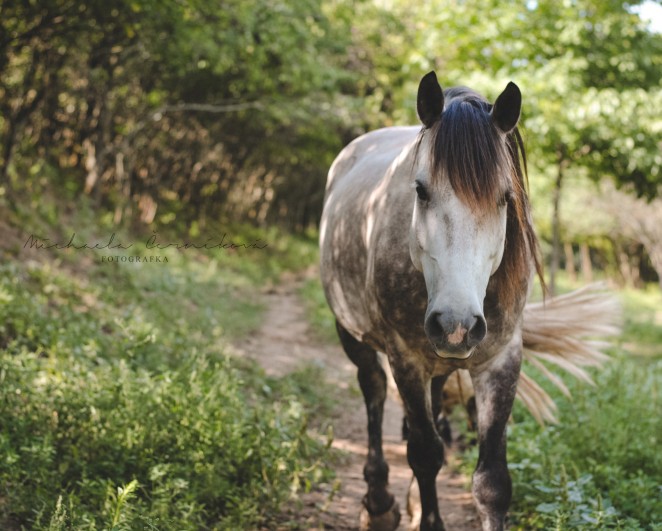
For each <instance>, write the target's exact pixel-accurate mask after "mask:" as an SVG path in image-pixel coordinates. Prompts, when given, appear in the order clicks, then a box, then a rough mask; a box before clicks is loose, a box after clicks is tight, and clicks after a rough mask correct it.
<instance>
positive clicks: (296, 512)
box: [235, 278, 480, 531]
mask: <svg viewBox="0 0 662 531" xmlns="http://www.w3.org/2000/svg"><path fill="white" fill-rule="evenodd" d="M299 285H300V284H299V283H298V281H297V280H295V279H293V278H291V279H286V280H285V281H284V282H283V284H282V285H280V286H279V287H277V288H276V289H274V290H272V291H270V292H269V293H267V294H266V295H265V296H264V302H265V305H266V311H265V313H264V321H263V323H262V325H261V327H260V329H259V330H258V331H257V333H255V334H253V335H252V336H251V337H250V338H247V339H246V340H243V341H241V342H239V343H238V344H237V345H235V350H236V351H237V353H238V354H239V355H242V356H245V357H247V358H250V359H253V360H255V361H257V362H258V363H259V364H260V365H261V366H262V367H263V368H264V369H265V371H266V372H267V374H269V375H272V376H283V375H285V374H287V373H289V372H293V371H295V370H296V369H297V368H300V367H301V366H303V365H305V364H314V365H318V366H320V367H321V368H322V369H323V372H324V374H325V376H326V379H327V381H329V382H330V383H332V384H333V385H335V386H336V387H337V389H338V395H337V398H338V400H339V402H340V403H341V404H342V407H341V408H338V409H339V417H337V418H335V419H332V423H333V429H334V442H333V447H334V448H337V449H339V450H342V451H343V452H345V455H346V456H347V457H346V459H344V460H343V462H342V463H341V464H340V465H339V466H337V467H336V478H337V480H338V481H339V487H337V486H332V485H321V486H319V487H317V488H316V489H315V490H314V491H313V492H311V493H309V494H305V495H303V496H302V504H297V505H296V507H294V506H292V507H290V508H288V509H286V515H284V517H285V518H286V519H288V520H290V521H294V522H296V523H297V525H298V526H299V527H300V528H302V529H309V530H322V529H334V530H341V531H345V530H347V531H348V530H355V529H358V515H359V511H360V509H361V499H362V498H363V495H364V494H365V490H366V486H365V482H364V480H363V465H364V462H365V457H366V454H367V448H366V443H367V429H366V414H365V408H364V405H363V399H362V397H361V396H360V393H357V392H352V390H350V387H352V388H358V385H357V384H356V368H355V366H354V365H353V364H352V363H351V362H350V361H349V359H348V358H347V357H346V356H345V353H344V352H343V351H342V348H341V347H340V345H339V344H338V345H326V344H321V343H320V342H319V341H316V340H315V339H314V337H313V335H312V334H311V331H310V328H309V325H308V320H307V318H306V314H305V307H304V304H303V301H302V300H301V299H300V297H299V295H298V287H299ZM401 422H402V408H401V406H400V404H399V403H398V402H397V401H396V400H395V399H394V398H393V397H392V396H391V390H390V389H389V397H388V398H387V401H386V404H385V414H384V453H385V455H386V459H387V461H388V463H389V467H390V474H389V484H390V490H391V492H392V493H393V494H394V495H395V497H396V499H397V501H398V503H399V505H400V513H401V515H402V519H401V521H400V526H399V528H398V529H399V530H405V529H409V516H408V515H407V511H406V495H407V489H408V487H409V483H410V481H411V478H412V473H411V470H410V468H409V465H408V464H407V457H406V444H405V443H404V442H402V439H401V431H400V430H401ZM450 454H451V456H450V458H451V459H452V451H451V452H450ZM466 484H467V478H466V477H465V476H463V475H461V474H457V473H453V472H452V471H450V470H449V467H446V466H445V467H444V468H442V470H441V472H440V474H439V476H438V479H437V488H438V492H439V505H440V510H441V514H442V517H443V519H444V523H445V524H446V528H447V529H448V531H479V529H480V524H479V519H478V516H477V514H476V511H475V508H474V506H473V501H472V498H471V494H470V492H468V490H467V489H466V487H465V485H466ZM333 491H335V492H333ZM332 494H333V495H332Z"/></svg>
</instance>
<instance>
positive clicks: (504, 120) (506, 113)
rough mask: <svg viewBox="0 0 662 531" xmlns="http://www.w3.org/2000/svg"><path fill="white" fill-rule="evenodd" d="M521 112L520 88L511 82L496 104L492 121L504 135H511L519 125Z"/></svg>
mask: <svg viewBox="0 0 662 531" xmlns="http://www.w3.org/2000/svg"><path fill="white" fill-rule="evenodd" d="M521 110H522V93H521V92H520V90H519V87H518V86H517V85H515V83H513V82H512V81H511V82H509V83H508V85H507V86H506V88H505V89H504V91H503V92H502V93H501V94H499V97H498V98H497V99H496V101H495V102H494V107H493V108H492V119H493V120H494V123H495V124H496V126H497V127H498V128H499V129H501V130H502V131H503V132H504V133H510V132H511V131H512V130H513V129H515V126H516V125H517V121H518V120H519V115H520V111H521Z"/></svg>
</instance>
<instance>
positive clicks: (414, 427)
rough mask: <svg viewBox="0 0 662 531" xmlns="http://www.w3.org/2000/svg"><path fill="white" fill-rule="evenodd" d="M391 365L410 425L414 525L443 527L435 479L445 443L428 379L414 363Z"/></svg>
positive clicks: (429, 530) (431, 530) (435, 530)
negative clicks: (435, 418)
mask: <svg viewBox="0 0 662 531" xmlns="http://www.w3.org/2000/svg"><path fill="white" fill-rule="evenodd" d="M394 369H395V370H394V376H395V379H396V382H397V384H398V389H399V390H400V395H401V396H402V401H403V402H404V405H405V411H406V414H407V422H408V426H409V436H408V439H407V460H408V462H409V466H410V467H411V469H412V470H413V472H414V476H415V478H416V483H412V485H411V486H410V492H409V499H408V508H409V512H410V515H411V517H412V523H413V526H414V527H413V528H417V526H420V529H421V530H422V531H443V529H444V524H443V522H442V520H441V516H440V515H439V504H438V501H437V486H436V479H437V474H438V473H439V470H440V469H441V466H442V464H443V462H444V445H443V443H442V441H441V438H440V437H439V433H438V432H437V428H436V426H435V422H434V418H433V413H432V400H431V393H430V380H429V379H428V378H426V377H425V375H424V374H422V373H421V372H419V371H418V370H417V368H416V366H415V365H409V366H408V367H397V366H396V367H394Z"/></svg>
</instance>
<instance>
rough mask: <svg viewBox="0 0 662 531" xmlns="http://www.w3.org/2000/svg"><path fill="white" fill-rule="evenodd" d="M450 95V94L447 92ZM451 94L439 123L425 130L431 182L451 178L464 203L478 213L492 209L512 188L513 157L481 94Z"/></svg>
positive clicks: (450, 180)
mask: <svg viewBox="0 0 662 531" xmlns="http://www.w3.org/2000/svg"><path fill="white" fill-rule="evenodd" d="M449 92H450V91H449ZM460 94H461V96H460V97H458V96H455V95H454V94H452V93H451V98H452V99H451V100H450V101H449V103H448V105H447V107H446V109H445V110H444V113H443V114H442V116H441V119H440V120H438V121H437V122H436V123H435V124H434V125H433V127H432V128H430V129H428V130H426V131H425V132H424V134H425V135H429V137H430V142H429V146H430V152H429V157H430V168H431V172H432V174H431V181H432V184H433V185H434V184H435V183H438V182H440V181H441V180H442V179H448V180H449V182H450V184H451V186H452V187H453V191H454V192H455V193H456V194H457V196H458V197H459V198H460V200H461V201H463V202H464V203H465V204H467V205H469V206H470V207H471V208H472V209H474V210H487V209H490V210H493V209H495V208H496V206H497V204H498V202H499V200H500V198H501V196H502V194H503V193H504V192H505V190H506V189H508V188H509V187H510V183H509V175H511V174H512V172H513V166H512V158H511V157H510V155H509V153H508V149H507V146H506V145H505V144H504V142H503V139H502V133H500V132H499V131H498V130H497V128H496V126H495V125H494V123H493V122H492V119H491V117H490V114H489V109H490V105H489V104H488V103H487V102H486V101H484V100H482V99H481V98H480V96H478V95H477V94H475V93H473V92H470V91H468V90H467V92H461V93H460Z"/></svg>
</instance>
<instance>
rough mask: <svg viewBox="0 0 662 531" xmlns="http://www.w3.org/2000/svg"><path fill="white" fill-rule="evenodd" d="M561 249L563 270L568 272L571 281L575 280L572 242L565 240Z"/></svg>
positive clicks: (575, 272)
mask: <svg viewBox="0 0 662 531" xmlns="http://www.w3.org/2000/svg"><path fill="white" fill-rule="evenodd" d="M563 250H564V251H565V272H566V273H567V274H568V278H569V279H570V280H571V281H572V282H575V281H576V280H577V271H576V270H575V253H574V252H573V250H572V244H571V243H570V242H565V243H564V244H563Z"/></svg>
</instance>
